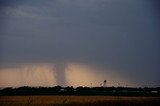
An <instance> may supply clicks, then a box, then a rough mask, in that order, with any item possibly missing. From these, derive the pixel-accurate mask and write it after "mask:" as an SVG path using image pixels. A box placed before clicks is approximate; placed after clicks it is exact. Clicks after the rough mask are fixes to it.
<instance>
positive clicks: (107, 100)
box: [0, 96, 160, 106]
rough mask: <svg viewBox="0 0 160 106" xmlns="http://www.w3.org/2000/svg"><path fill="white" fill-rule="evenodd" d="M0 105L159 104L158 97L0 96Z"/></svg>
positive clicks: (122, 105)
mask: <svg viewBox="0 0 160 106" xmlns="http://www.w3.org/2000/svg"><path fill="white" fill-rule="evenodd" d="M0 106H160V97H122V96H0Z"/></svg>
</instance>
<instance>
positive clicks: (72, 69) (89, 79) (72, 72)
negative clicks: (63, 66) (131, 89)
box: [66, 63, 136, 87]
mask: <svg viewBox="0 0 160 106" xmlns="http://www.w3.org/2000/svg"><path fill="white" fill-rule="evenodd" d="M66 76H67V78H66V79H67V82H68V83H69V85H70V86H77V84H78V86H89V87H94V86H103V81H104V80H107V86H126V85H127V86H136V84H135V83H133V82H131V81H130V80H129V79H127V78H125V77H123V76H121V75H120V74H119V75H117V74H115V73H113V72H112V70H109V69H108V70H107V71H104V70H103V69H100V68H94V67H91V66H87V65H83V64H75V63H72V64H69V66H68V68H67V70H66Z"/></svg>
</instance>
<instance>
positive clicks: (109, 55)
mask: <svg viewBox="0 0 160 106" xmlns="http://www.w3.org/2000/svg"><path fill="white" fill-rule="evenodd" d="M158 4H159V2H158V1H156V0H153V1H152V2H151V1H149V0H141V1H139V0H134V1H133V0H121V1H119V0H87V1H86V0H45V1H44V0H35V1H26V0H13V1H11V0H5V1H4V0H1V1H0V12H1V14H0V22H1V23H2V24H1V25H0V29H1V30H0V34H1V37H0V38H1V40H0V41H1V46H0V54H1V55H0V57H1V58H2V59H1V61H0V63H1V66H2V67H4V66H7V67H9V66H13V65H16V64H30V63H33V64H34V63H41V62H42V63H45V62H47V63H53V64H62V65H61V66H59V65H58V67H62V68H63V67H66V66H63V65H64V64H65V65H66V64H67V63H70V62H73V63H79V64H86V65H89V66H92V67H93V66H94V67H100V68H105V69H106V70H107V69H108V68H110V69H113V70H116V71H115V73H118V74H120V75H124V76H126V77H129V78H130V79H131V80H133V81H135V82H137V83H138V82H143V83H142V84H141V85H149V86H150V85H151V86H157V85H158V86H159V85H160V83H159V81H160V79H159V76H158V75H159V74H160V71H159V69H160V66H159V63H160V56H159V54H160V48H159V45H160V44H159V34H160V31H159V28H160V20H159V19H160V14H159V11H158V6H157V5H158ZM58 70H59V68H58ZM104 72H105V71H104ZM58 73H59V71H58ZM61 73H62V72H61ZM106 73H107V71H106ZM148 82H149V84H148Z"/></svg>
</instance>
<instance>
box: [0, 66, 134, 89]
mask: <svg viewBox="0 0 160 106" xmlns="http://www.w3.org/2000/svg"><path fill="white" fill-rule="evenodd" d="M62 71H64V73H62V74H64V76H65V79H64V81H65V80H66V81H65V83H66V84H65V86H74V87H77V86H89V87H94V86H103V81H104V80H107V86H118V84H121V85H120V86H126V84H129V86H135V85H134V84H133V83H131V82H129V80H128V79H125V78H122V77H121V76H120V75H116V74H114V73H112V72H111V71H110V72H109V71H107V72H105V71H103V70H98V71H97V69H95V68H93V67H91V66H87V65H83V64H75V63H70V64H68V66H67V68H66V69H65V70H62ZM56 75H57V73H56V70H55V68H54V65H53V64H25V65H21V66H19V67H16V68H4V69H0V87H10V86H11V87H19V86H51V87H52V86H56V85H59V84H58V82H60V81H57V80H58V79H60V78H58V77H61V76H63V75H59V74H58V75H59V76H56ZM61 86H63V85H61Z"/></svg>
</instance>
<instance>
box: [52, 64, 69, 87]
mask: <svg viewBox="0 0 160 106" xmlns="http://www.w3.org/2000/svg"><path fill="white" fill-rule="evenodd" d="M67 67H68V65H67V64H66V63H55V64H54V73H55V78H56V83H57V85H59V86H67V81H66V73H65V71H66V69H67Z"/></svg>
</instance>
